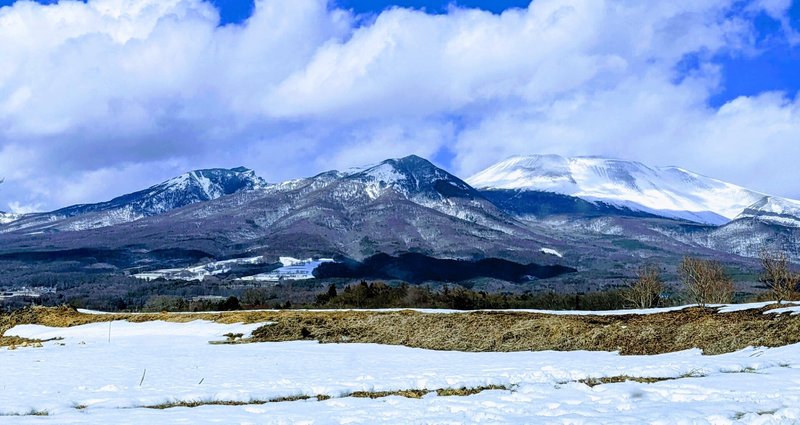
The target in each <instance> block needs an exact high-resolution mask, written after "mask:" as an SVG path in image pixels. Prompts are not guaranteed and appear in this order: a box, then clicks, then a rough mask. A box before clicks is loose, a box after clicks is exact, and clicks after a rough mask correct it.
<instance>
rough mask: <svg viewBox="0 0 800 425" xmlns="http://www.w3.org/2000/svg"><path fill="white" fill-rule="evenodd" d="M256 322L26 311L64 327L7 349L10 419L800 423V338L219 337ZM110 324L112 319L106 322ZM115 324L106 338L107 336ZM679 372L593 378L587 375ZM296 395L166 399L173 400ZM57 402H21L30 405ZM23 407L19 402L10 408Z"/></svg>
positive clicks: (1, 354)
mask: <svg viewBox="0 0 800 425" xmlns="http://www.w3.org/2000/svg"><path fill="white" fill-rule="evenodd" d="M258 326H259V325H257V324H254V325H225V324H218V323H212V322H205V321H196V322H191V323H182V324H181V323H168V322H147V323H129V322H125V321H115V322H111V324H110V325H109V323H95V324H90V325H83V326H78V327H73V328H48V327H44V326H39V325H23V326H17V327H15V328H12V329H11V330H9V331H8V332H6V335H7V336H8V335H17V336H24V337H30V338H38V339H48V338H53V337H63V340H58V341H50V342H46V343H44V347H42V348H18V349H16V350H6V349H2V351H0V377H2V381H1V382H0V415H3V416H0V423H58V424H72V423H102V424H107V423H152V424H163V423H191V424H195V423H224V424H230V423H259V424H261V423H267V424H294V423H309V424H310V423H316V424H328V423H331V424H340V423H347V424H357V423H362V424H375V423H391V424H397V423H446V424H459V423H526V424H527V423H570V424H582V423H586V424H589V423H591V424H594V423H661V424H675V423H692V424H703V423H714V424H728V423H787V424H789V423H798V422H800V345H792V346H787V347H780V348H770V349H765V348H749V349H745V350H742V351H739V352H735V353H730V354H725V355H719V356H703V355H702V353H701V352H700V351H699V350H689V351H684V352H678V353H671V354H663V355H657V356H619V355H617V354H616V353H608V352H552V351H548V352H517V353H463V352H442V351H430V350H423V349H414V348H407V347H399V346H382V345H374V344H318V343H316V342H307V341H298V342H282V343H257V344H236V345H217V344H209V341H214V340H224V339H225V337H224V336H223V335H224V334H226V333H229V332H233V333H243V334H245V335H247V334H248V333H249V332H251V331H252V330H253V329H255V328H256V327H258ZM109 331H110V332H109ZM109 335H110V340H109ZM623 375H624V376H631V377H658V378H676V379H670V380H664V381H661V382H656V383H649V384H647V383H637V382H630V381H629V382H621V383H609V384H601V385H597V386H594V387H589V386H587V385H585V384H583V383H580V382H577V381H578V380H581V379H586V378H602V377H615V376H623ZM487 385H500V386H505V387H507V388H509V389H508V390H488V391H484V392H481V393H479V394H475V395H471V396H464V397H461V396H437V395H436V393H432V394H429V395H427V396H425V397H423V398H422V399H407V398H403V397H400V396H389V397H384V398H377V399H368V398H355V397H348V396H347V395H348V394H350V393H352V392H354V391H392V390H410V389H429V390H435V389H440V388H459V387H480V386H487ZM298 395H307V396H317V395H327V396H331V397H332V398H331V399H328V400H324V401H317V399H316V398H312V399H309V400H300V401H285V402H272V403H266V404H252V405H239V406H226V405H204V406H200V407H192V408H190V407H174V408H169V409H163V410H156V409H149V408H145V407H143V406H152V405H158V404H162V403H171V402H176V401H199V402H209V401H229V402H230V401H236V402H248V401H252V400H256V401H257V400H269V399H274V398H278V397H293V396H298ZM34 412H39V413H44V412H46V413H47V416H25V415H27V414H29V413H34ZM13 414H21V415H23V416H9V415H13Z"/></svg>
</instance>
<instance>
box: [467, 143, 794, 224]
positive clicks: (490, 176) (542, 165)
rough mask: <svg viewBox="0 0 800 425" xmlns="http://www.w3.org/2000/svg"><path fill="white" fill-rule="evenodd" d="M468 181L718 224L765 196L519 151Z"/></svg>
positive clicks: (637, 167) (607, 163)
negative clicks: (548, 193)
mask: <svg viewBox="0 0 800 425" xmlns="http://www.w3.org/2000/svg"><path fill="white" fill-rule="evenodd" d="M466 181H467V182H468V183H469V184H470V185H472V186H473V187H476V188H478V189H518V190H527V191H542V192H553V193H559V194H564V195H569V196H575V197H578V198H581V199H584V200H587V201H591V202H596V201H600V202H604V203H608V204H612V205H617V206H620V207H625V208H630V209H632V210H638V211H643V212H647V213H651V214H655V215H660V216H663V217H668V218H677V219H684V220H689V221H693V222H697V223H703V224H714V225H721V224H725V223H727V222H729V221H731V220H733V219H734V218H736V217H737V216H738V215H739V214H740V213H742V212H743V211H744V210H745V209H747V208H748V207H750V206H751V205H753V204H754V203H756V202H758V201H760V200H761V199H763V198H764V197H765V196H766V195H765V194H763V193H759V192H756V191H752V190H749V189H746V188H743V187H740V186H737V185H734V184H731V183H726V182H724V181H721V180H717V179H713V178H710V177H705V176H702V175H700V174H697V173H693V172H691V171H688V170H685V169H682V168H678V167H651V166H647V165H645V164H642V163H639V162H635V161H624V160H618V159H609V158H600V157H562V156H558V155H533V156H517V157H513V158H509V159H507V160H505V161H502V162H499V163H497V164H495V165H492V166H491V167H489V168H487V169H485V170H483V171H481V172H479V173H477V174H475V175H473V176H472V177H470V178H468V179H466ZM790 202H791V201H790Z"/></svg>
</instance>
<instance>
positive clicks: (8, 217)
mask: <svg viewBox="0 0 800 425" xmlns="http://www.w3.org/2000/svg"><path fill="white" fill-rule="evenodd" d="M20 217H22V214H13V213H7V212H3V211H0V224H7V223H11V222H12V221H16V220H19V219H20Z"/></svg>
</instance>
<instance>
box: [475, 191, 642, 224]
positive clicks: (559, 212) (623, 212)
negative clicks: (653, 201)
mask: <svg viewBox="0 0 800 425" xmlns="http://www.w3.org/2000/svg"><path fill="white" fill-rule="evenodd" d="M480 194H481V195H482V196H483V197H485V198H486V199H488V200H489V201H490V202H492V203H493V204H494V205H496V206H497V207H498V208H500V209H501V210H503V211H504V212H506V213H508V214H510V215H513V216H518V217H526V218H531V219H542V218H546V217H551V216H569V217H574V218H579V217H584V218H592V217H613V216H622V217H649V218H656V217H658V216H656V215H653V214H648V213H646V212H642V211H636V210H632V209H630V208H625V207H620V206H616V205H611V204H606V203H603V202H589V201H585V200H583V199H581V198H576V197H574V196H568V195H561V194H558V193H552V192H542V191H534V190H517V189H484V190H481V191H480Z"/></svg>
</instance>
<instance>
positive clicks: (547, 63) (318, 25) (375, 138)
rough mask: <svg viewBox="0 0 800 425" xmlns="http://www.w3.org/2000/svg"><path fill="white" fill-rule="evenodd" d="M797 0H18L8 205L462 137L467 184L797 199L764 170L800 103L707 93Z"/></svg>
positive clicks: (429, 149)
mask: <svg viewBox="0 0 800 425" xmlns="http://www.w3.org/2000/svg"><path fill="white" fill-rule="evenodd" d="M786 3H787V2H785V1H775V0H770V1H764V0H762V1H758V2H753V3H752V4H750V5H749V6H748V7H740V6H741V5H740V4H739V3H738V2H736V1H735V0H694V1H690V0H679V1H673V2H656V3H653V2H649V3H642V2H636V1H627V0H617V1H610V0H606V1H596V0H536V1H534V2H533V3H532V4H531V5H530V7H529V8H527V9H516V10H509V11H507V12H505V13H503V14H501V15H493V14H490V13H487V12H482V11H478V10H468V9H460V8H456V7H452V8H451V9H450V10H449V12H448V13H447V14H445V15H428V14H425V13H423V12H419V11H411V10H406V9H400V8H395V9H390V10H387V11H385V12H383V13H382V14H380V15H379V16H377V17H376V18H375V19H374V20H369V21H368V22H366V23H364V21H362V20H360V19H359V18H357V17H354V16H352V15H351V14H350V13H349V12H345V11H341V10H335V9H334V10H332V9H330V8H329V7H328V4H327V3H326V2H325V1H324V0H296V1H292V2H288V1H264V0H262V1H257V3H256V8H255V12H254V15H253V16H252V17H251V18H250V19H249V20H248V21H246V22H245V23H244V24H243V25H227V26H224V27H220V26H219V25H218V14H217V11H216V10H215V9H214V8H213V7H212V6H211V5H210V4H209V3H206V2H203V1H201V0H166V1H165V0H139V1H132V0H131V1H119V0H90V1H89V2H88V3H82V2H68V1H62V2H61V3H59V4H57V5H50V6H42V5H38V4H35V3H31V2H18V3H16V4H15V5H13V6H11V7H4V8H2V9H0V175H3V176H5V177H6V178H7V183H6V184H5V185H3V187H2V188H0V199H5V200H6V202H5V203H6V204H7V203H8V202H9V201H17V202H21V203H22V204H36V203H41V204H43V205H44V206H45V207H56V206H61V205H64V204H67V203H73V202H87V201H96V200H101V199H107V198H110V197H112V196H114V195H118V194H121V193H124V192H125V191H130V190H134V189H137V188H140V187H144V186H147V185H149V184H152V183H155V182H157V181H160V180H163V179H166V178H168V177H170V176H171V175H173V174H176V173H178V172H180V171H183V170H185V169H188V168H199V167H214V166H235V165H246V166H249V167H252V168H255V169H256V170H257V171H259V172H260V173H261V174H262V175H264V177H266V178H267V179H269V180H272V181H275V180H279V179H283V178H290V177H298V176H304V175H309V174H313V173H315V172H318V171H323V170H324V169H326V168H329V167H337V168H346V167H349V166H354V165H360V164H363V163H369V162H374V161H377V160H380V159H383V158H385V157H391V156H399V155H405V154H409V153H417V154H420V155H423V156H434V155H436V154H437V152H440V151H442V150H443V149H448V150H450V151H452V152H454V153H455V159H454V161H453V163H452V164H445V165H449V166H450V168H451V169H452V170H453V171H455V172H458V173H460V174H462V175H465V174H469V173H470V172H473V171H476V170H477V169H479V168H480V167H482V166H485V165H488V164H489V163H491V162H493V161H496V160H500V159H502V158H503V157H505V156H508V155H512V154H525V153H537V152H554V153H564V154H609V155H616V156H621V157H631V158H634V159H640V160H645V161H650V162H655V163H664V162H672V163H675V164H680V165H683V166H686V167H687V168H692V169H695V170H696V171H698V172H702V173H706V174H710V175H715V176H719V177H723V178H727V179H730V180H733V181H736V182H738V183H741V184H745V185H751V186H754V187H755V188H758V189H761V190H764V191H768V192H774V193H778V194H794V195H800V183H797V182H793V181H790V179H787V178H784V177H783V176H782V175H780V176H779V175H777V174H779V173H777V172H768V173H765V172H764V171H763V170H761V169H760V167H761V164H762V163H763V161H764V160H765V158H767V157H770V158H771V160H772V161H777V162H776V166H775V167H774V168H773V169H780V167H788V169H791V165H792V164H790V161H791V158H797V157H798V156H797V155H796V153H797V152H796V151H797V149H798V148H797V147H796V143H795V141H796V140H797V135H798V128H800V124H799V123H800V120H798V106H797V105H798V100H797V98H794V97H790V96H789V95H786V94H784V95H782V94H765V95H761V96H756V97H752V98H740V99H736V100H734V101H732V102H730V103H729V104H727V105H724V106H723V107H722V108H720V109H719V110H716V109H713V108H711V107H709V106H708V105H707V103H708V99H709V97H710V96H711V95H712V94H714V93H715V92H716V91H717V90H719V69H718V67H716V66H715V65H713V63H712V58H713V57H714V56H715V55H719V54H726V53H730V52H733V53H736V52H744V53H748V54H753V51H755V49H754V44H753V43H754V41H753V40H754V28H753V25H752V20H753V17H754V16H755V14H756V13H759V11H762V10H763V11H765V13H767V14H769V15H770V16H773V17H774V18H775V19H777V20H778V21H780V22H784V20H785V19H786V18H785V14H786V10H787V8H788V6H787V4H786ZM787 34H789V33H788V32H787ZM787 37H788V35H787ZM687 55H692V56H693V57H695V58H696V61H697V62H698V66H697V67H696V69H694V70H693V71H691V73H689V74H688V75H683V74H682V73H681V72H679V71H677V68H679V67H680V66H679V65H680V64H681V63H682V61H683V60H684V59H685V58H686V57H687ZM776 152H779V153H781V154H778V155H776V154H775V153H776ZM732 164H735V166H734V165H732Z"/></svg>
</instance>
